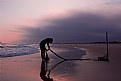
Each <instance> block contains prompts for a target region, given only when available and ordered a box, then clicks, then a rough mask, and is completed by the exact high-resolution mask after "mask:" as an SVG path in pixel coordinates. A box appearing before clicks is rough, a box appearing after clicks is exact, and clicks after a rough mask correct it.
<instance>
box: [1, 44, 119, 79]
mask: <svg viewBox="0 0 121 81" xmlns="http://www.w3.org/2000/svg"><path fill="white" fill-rule="evenodd" d="M62 46H63V45H62ZM67 46H68V45H65V47H67ZM68 47H72V48H73V47H74V48H80V49H81V48H83V49H85V51H86V55H84V56H83V58H94V59H95V58H97V57H98V56H102V55H104V54H105V53H106V48H105V45H99V44H96V45H92V44H91V45H89V44H86V45H82V44H81V45H69V46H68ZM120 49H121V45H116V44H114V45H112V44H111V45H109V53H110V56H109V57H110V61H109V62H103V61H101V62H95V61H73V62H64V63H63V64H60V65H59V66H58V67H56V68H55V69H54V70H53V71H52V72H51V77H53V79H54V80H56V81H120V80H121V78H120V75H121V71H120V68H121V54H120V53H121V50H120ZM71 53H72V52H71ZM60 60H61V59H60ZM0 61H1V71H0V81H42V80H41V78H40V75H39V74H40V70H41V58H40V53H35V54H30V55H24V56H16V57H10V58H9V57H8V58H1V60H0ZM53 62H56V60H52V61H50V66H51V64H52V63H53Z"/></svg>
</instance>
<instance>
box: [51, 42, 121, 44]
mask: <svg viewBox="0 0 121 81" xmlns="http://www.w3.org/2000/svg"><path fill="white" fill-rule="evenodd" d="M53 44H106V42H89V43H53ZM108 44H121V42H108Z"/></svg>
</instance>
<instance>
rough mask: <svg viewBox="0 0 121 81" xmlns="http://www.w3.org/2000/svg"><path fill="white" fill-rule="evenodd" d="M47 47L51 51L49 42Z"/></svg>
mask: <svg viewBox="0 0 121 81" xmlns="http://www.w3.org/2000/svg"><path fill="white" fill-rule="evenodd" d="M47 47H48V50H50V46H49V42H47Z"/></svg>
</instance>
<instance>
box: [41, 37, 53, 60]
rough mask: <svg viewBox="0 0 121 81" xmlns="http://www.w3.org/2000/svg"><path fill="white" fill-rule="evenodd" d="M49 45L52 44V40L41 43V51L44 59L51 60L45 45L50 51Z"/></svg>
mask: <svg viewBox="0 0 121 81" xmlns="http://www.w3.org/2000/svg"><path fill="white" fill-rule="evenodd" d="M49 43H52V38H46V39H44V40H42V41H41V42H40V49H41V57H42V59H45V58H46V59H49V57H48V55H47V53H46V51H47V49H46V47H45V45H46V44H47V47H48V49H50V46H49Z"/></svg>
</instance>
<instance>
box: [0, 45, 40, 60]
mask: <svg viewBox="0 0 121 81" xmlns="http://www.w3.org/2000/svg"><path fill="white" fill-rule="evenodd" d="M3 47H4V48H0V57H1V58H5V57H13V56H20V55H28V54H33V53H37V52H39V49H38V47H37V45H36V46H35V45H17V44H6V45H4V46H3Z"/></svg>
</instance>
